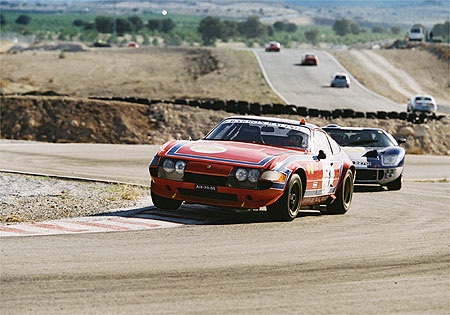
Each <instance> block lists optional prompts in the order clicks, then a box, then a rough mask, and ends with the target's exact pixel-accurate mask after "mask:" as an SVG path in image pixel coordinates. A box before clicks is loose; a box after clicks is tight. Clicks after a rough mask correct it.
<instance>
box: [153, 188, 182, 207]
mask: <svg viewBox="0 0 450 315" xmlns="http://www.w3.org/2000/svg"><path fill="white" fill-rule="evenodd" d="M151 195H152V200H153V204H154V205H155V207H157V208H159V209H165V210H177V209H178V208H179V207H180V206H181V204H182V203H183V201H181V200H176V199H169V198H166V197H162V196H160V195H157V194H155V193H154V192H153V191H152V192H151Z"/></svg>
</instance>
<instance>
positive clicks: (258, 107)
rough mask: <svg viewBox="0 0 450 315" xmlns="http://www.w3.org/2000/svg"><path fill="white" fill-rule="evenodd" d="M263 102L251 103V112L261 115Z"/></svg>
mask: <svg viewBox="0 0 450 315" xmlns="http://www.w3.org/2000/svg"><path fill="white" fill-rule="evenodd" d="M261 112H262V110H261V104H260V103H250V114H252V115H256V116H259V115H261Z"/></svg>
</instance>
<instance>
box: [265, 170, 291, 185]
mask: <svg viewBox="0 0 450 315" xmlns="http://www.w3.org/2000/svg"><path fill="white" fill-rule="evenodd" d="M260 179H261V180H265V181H269V182H282V183H284V182H285V181H286V174H284V173H281V172H277V171H265V172H264V173H263V174H262V175H261V178H260Z"/></svg>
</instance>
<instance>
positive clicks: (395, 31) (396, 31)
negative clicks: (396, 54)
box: [391, 26, 401, 35]
mask: <svg viewBox="0 0 450 315" xmlns="http://www.w3.org/2000/svg"><path fill="white" fill-rule="evenodd" d="M400 31H401V28H400V27H399V26H392V27H391V32H392V34H395V35H398V34H400Z"/></svg>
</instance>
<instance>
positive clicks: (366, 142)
mask: <svg viewBox="0 0 450 315" xmlns="http://www.w3.org/2000/svg"><path fill="white" fill-rule="evenodd" d="M375 142H378V140H376V139H370V140H369V139H367V140H358V141H353V142H349V143H347V146H352V145H358V144H369V143H375Z"/></svg>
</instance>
